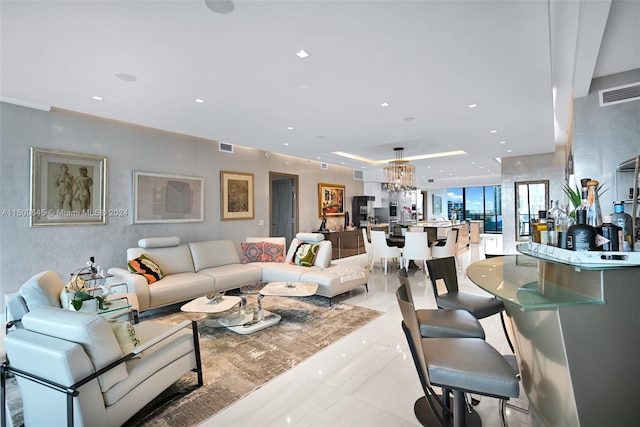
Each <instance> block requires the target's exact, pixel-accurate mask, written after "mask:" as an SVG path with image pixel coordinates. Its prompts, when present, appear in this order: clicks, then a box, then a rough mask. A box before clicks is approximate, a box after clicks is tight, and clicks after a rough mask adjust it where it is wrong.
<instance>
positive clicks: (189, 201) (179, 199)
mask: <svg viewBox="0 0 640 427" xmlns="http://www.w3.org/2000/svg"><path fill="white" fill-rule="evenodd" d="M202 221H204V178H199V177H195V176H183V175H167V174H163V173H150V172H138V171H134V172H133V223H134V224H150V223H175V222H202Z"/></svg>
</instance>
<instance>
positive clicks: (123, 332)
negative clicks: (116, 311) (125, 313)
mask: <svg viewBox="0 0 640 427" xmlns="http://www.w3.org/2000/svg"><path fill="white" fill-rule="evenodd" d="M109 323H110V325H111V330H112V331H113V335H115V337H116V340H117V341H118V344H119V345H120V349H121V350H122V355H123V356H126V355H127V354H129V353H131V350H133V349H134V347H136V346H137V345H139V344H140V338H138V335H137V334H136V329H135V328H134V327H133V325H132V324H131V322H129V321H127V320H111V321H109Z"/></svg>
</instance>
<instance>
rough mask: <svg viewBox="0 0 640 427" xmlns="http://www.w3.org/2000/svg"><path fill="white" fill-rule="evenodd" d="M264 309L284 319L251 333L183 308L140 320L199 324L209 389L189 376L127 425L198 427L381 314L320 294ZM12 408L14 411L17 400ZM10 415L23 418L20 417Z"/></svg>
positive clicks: (268, 300)
mask: <svg viewBox="0 0 640 427" xmlns="http://www.w3.org/2000/svg"><path fill="white" fill-rule="evenodd" d="M255 298H256V296H254V295H250V296H249V303H255ZM263 305H264V308H265V309H266V310H269V311H272V312H274V313H277V314H279V315H281V316H282V320H281V321H280V323H278V324H276V325H274V326H271V327H269V328H266V329H263V330H261V331H258V332H256V333H254V334H251V335H240V334H236V333H234V332H232V331H230V330H228V329H226V328H212V327H208V326H205V325H204V323H203V320H204V319H205V318H206V316H205V315H201V314H194V313H182V312H180V309H179V307H180V306H179V305H178V306H174V307H171V308H169V309H164V310H162V311H156V312H154V313H144V316H143V317H142V318H141V321H145V320H148V319H155V320H159V321H162V322H166V323H169V324H176V323H179V322H181V321H182V320H185V319H193V320H197V321H198V328H199V332H200V350H201V353H202V365H203V370H204V381H205V385H204V386H202V387H200V388H197V387H195V384H196V377H195V374H193V373H189V374H187V375H185V376H184V377H183V378H182V379H181V380H179V381H178V382H177V383H176V384H174V385H173V386H172V387H170V388H169V389H167V390H166V391H165V392H164V393H162V394H161V395H160V396H159V397H158V398H157V399H156V400H155V401H154V402H152V403H151V404H150V405H148V406H147V407H146V408H144V409H143V410H142V411H141V412H140V413H138V414H137V415H136V416H134V417H133V418H132V419H131V420H129V422H128V423H127V426H128V427H139V426H154V427H156V426H157V427H173V426H175V427H187V426H197V425H198V424H200V423H201V422H203V421H204V420H206V419H207V418H209V417H211V416H213V415H215V414H216V413H217V412H219V411H220V410H222V409H224V408H226V407H227V406H229V405H231V404H232V403H233V402H235V401H236V400H238V399H241V398H242V397H244V396H246V395H247V394H249V393H251V392H252V391H253V390H255V389H257V388H259V387H260V386H262V385H264V384H266V383H267V382H268V381H270V380H271V379H273V378H275V377H277V376H279V375H281V374H282V373H284V372H286V371H287V370H289V369H291V368H292V367H294V366H295V365H297V364H298V363H300V362H302V361H303V360H305V359H307V358H308V357H310V356H312V355H313V354H315V353H317V352H318V351H319V350H322V349H323V348H325V347H327V346H328V345H330V344H332V343H334V342H336V341H337V340H339V339H340V338H342V337H344V336H346V335H348V334H349V333H351V332H353V331H355V330H356V329H358V328H360V327H362V326H363V325H365V324H366V323H368V322H370V321H371V320H373V319H375V318H376V317H378V316H379V315H380V314H381V313H380V312H378V311H375V310H370V309H367V308H363V307H358V306H353V305H349V304H342V303H333V304H332V305H329V300H328V299H327V298H323V297H319V296H312V297H305V298H282V297H265V298H264V300H263ZM12 396H13V397H12V398H10V400H14V399H15V398H16V397H15V394H13V395H12ZM18 398H19V396H18ZM12 405H13V407H14V409H15V407H16V404H15V401H14V402H12ZM12 415H13V416H14V417H15V416H19V417H20V418H21V414H17V413H15V412H14V413H13V414H12ZM14 419H15V418H14ZM18 425H19V424H18Z"/></svg>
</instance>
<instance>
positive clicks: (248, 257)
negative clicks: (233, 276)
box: [240, 242, 262, 264]
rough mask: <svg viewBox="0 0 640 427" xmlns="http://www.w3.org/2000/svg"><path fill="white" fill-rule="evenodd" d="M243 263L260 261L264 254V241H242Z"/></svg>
mask: <svg viewBox="0 0 640 427" xmlns="http://www.w3.org/2000/svg"><path fill="white" fill-rule="evenodd" d="M240 247H241V248H242V263H243V264H246V263H248V262H258V261H259V260H260V257H261V256H262V242H252V243H240Z"/></svg>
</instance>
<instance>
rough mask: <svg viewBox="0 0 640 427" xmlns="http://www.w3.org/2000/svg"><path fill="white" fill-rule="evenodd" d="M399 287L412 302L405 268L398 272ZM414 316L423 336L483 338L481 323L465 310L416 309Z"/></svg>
mask: <svg viewBox="0 0 640 427" xmlns="http://www.w3.org/2000/svg"><path fill="white" fill-rule="evenodd" d="M398 279H399V280H400V288H404V289H403V292H404V293H406V295H407V299H408V301H409V302H411V304H413V294H412V292H411V284H410V283H409V278H408V277H407V271H406V270H404V269H403V270H400V271H399V272H398ZM416 316H417V317H418V324H419V325H420V335H421V336H422V337H423V338H480V339H485V332H484V329H483V328H482V325H481V324H480V322H479V321H478V319H476V318H475V317H474V316H473V315H472V314H471V313H469V312H468V311H466V310H440V309H437V308H434V309H417V310H416Z"/></svg>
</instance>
